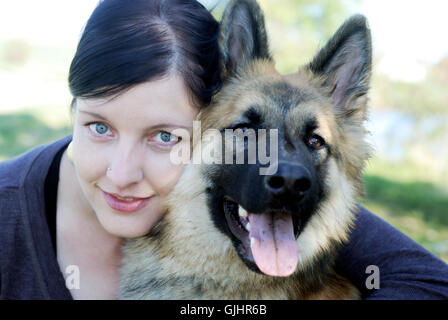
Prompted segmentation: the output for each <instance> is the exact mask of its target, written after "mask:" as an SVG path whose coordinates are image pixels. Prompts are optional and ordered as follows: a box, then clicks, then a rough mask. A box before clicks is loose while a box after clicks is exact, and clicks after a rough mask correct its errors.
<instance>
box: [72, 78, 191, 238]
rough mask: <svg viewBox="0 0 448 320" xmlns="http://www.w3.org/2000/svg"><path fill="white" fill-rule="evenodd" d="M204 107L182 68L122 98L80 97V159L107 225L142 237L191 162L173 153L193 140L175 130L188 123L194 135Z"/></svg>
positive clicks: (84, 185)
mask: <svg viewBox="0 0 448 320" xmlns="http://www.w3.org/2000/svg"><path fill="white" fill-rule="evenodd" d="M197 113H198V108H197V107H194V106H193V105H192V103H191V102H190V99H189V97H188V94H187V91H186V88H185V87H184V83H183V80H182V78H180V77H178V76H170V77H167V78H163V79H161V80H156V81H151V82H146V83H143V84H139V85H136V86H135V87H133V88H132V89H130V90H129V91H126V92H125V93H123V94H121V95H119V96H117V97H116V98H114V99H99V98H95V99H78V100H77V104H76V111H75V117H74V131H73V162H74V164H75V168H76V174H77V177H78V180H79V183H80V186H81V189H82V191H83V193H84V195H85V197H86V198H87V201H88V203H89V204H90V206H91V207H92V209H93V210H94V212H95V213H96V216H97V218H98V220H99V221H100V223H101V224H102V226H103V227H104V229H105V230H106V231H108V232H109V233H111V234H113V235H116V236H120V237H127V238H133V237H139V236H142V235H145V234H147V233H148V232H149V231H150V230H151V228H152V227H153V226H154V225H155V224H156V223H157V222H158V221H159V219H160V218H161V217H162V216H163V214H164V210H163V208H162V200H163V199H164V198H165V197H166V196H167V195H168V194H169V192H170V191H171V190H172V189H173V187H174V185H175V184H176V183H177V181H178V179H179V177H180V175H181V173H182V171H183V168H184V167H183V165H182V164H180V165H179V164H178V165H176V164H173V163H172V162H171V161H170V151H171V149H172V148H173V146H174V145H176V144H188V148H189V143H190V139H189V137H188V136H187V135H185V136H180V137H179V136H174V135H170V133H171V132H172V131H173V130H174V129H178V128H185V129H187V131H188V132H189V134H190V136H191V134H192V126H193V120H194V119H195V117H196V115H197ZM184 131H185V130H184ZM176 133H178V132H176ZM179 146H180V145H179Z"/></svg>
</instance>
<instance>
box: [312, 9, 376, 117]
mask: <svg viewBox="0 0 448 320" xmlns="http://www.w3.org/2000/svg"><path fill="white" fill-rule="evenodd" d="M371 67H372V44H371V35H370V29H369V27H368V24H367V19H366V18H365V17H364V16H362V15H355V16H352V17H351V18H349V19H348V20H347V21H346V22H345V23H344V24H343V25H342V26H341V27H340V28H339V29H338V31H337V32H336V33H335V34H334V36H333V37H332V38H331V39H330V41H328V43H327V44H326V45H325V46H324V47H323V48H322V49H321V50H320V51H319V53H318V54H317V55H316V56H315V57H314V59H313V61H312V62H311V63H310V64H309V65H308V68H309V69H310V70H311V72H313V73H314V74H315V75H317V76H319V77H321V78H322V79H323V84H324V86H325V87H327V88H328V89H329V91H330V93H331V98H332V102H333V105H334V106H336V107H337V108H341V109H350V108H353V107H354V105H351V104H350V102H351V101H352V99H354V100H356V98H358V97H361V96H364V95H366V94H367V91H368V89H369V81H370V73H371ZM347 111H348V110H347ZM352 111H355V110H352Z"/></svg>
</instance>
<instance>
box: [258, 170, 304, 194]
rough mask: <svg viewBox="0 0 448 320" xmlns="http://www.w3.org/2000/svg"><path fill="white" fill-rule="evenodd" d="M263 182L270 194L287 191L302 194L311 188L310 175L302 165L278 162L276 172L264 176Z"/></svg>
mask: <svg viewBox="0 0 448 320" xmlns="http://www.w3.org/2000/svg"><path fill="white" fill-rule="evenodd" d="M264 183H265V188H266V189H267V191H268V192H270V193H271V194H272V195H280V194H285V193H289V194H291V195H298V196H304V195H305V194H306V193H307V191H308V190H309V189H310V188H311V176H310V173H309V171H308V170H307V169H306V168H305V167H304V166H302V165H299V164H292V163H280V164H279V165H278V170H277V173H275V174H274V175H271V176H266V177H265V180H264Z"/></svg>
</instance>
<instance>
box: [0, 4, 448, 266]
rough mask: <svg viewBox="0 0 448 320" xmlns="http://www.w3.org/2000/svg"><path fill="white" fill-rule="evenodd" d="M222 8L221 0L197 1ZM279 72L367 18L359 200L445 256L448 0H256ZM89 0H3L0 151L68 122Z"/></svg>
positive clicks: (16, 149)
mask: <svg viewBox="0 0 448 320" xmlns="http://www.w3.org/2000/svg"><path fill="white" fill-rule="evenodd" d="M202 2H203V3H204V4H205V5H206V6H207V7H208V8H214V9H213V13H214V14H215V16H216V17H217V18H219V17H220V14H221V12H222V7H223V5H225V2H226V0H221V1H213V0H209V1H208V0H204V1H202ZM259 2H260V4H261V6H262V8H263V9H264V11H265V17H266V23H267V29H268V32H269V38H270V44H271V51H272V53H273V56H274V58H275V60H276V61H277V67H278V69H279V70H280V71H281V72H284V73H287V72H293V71H294V70H296V69H297V67H298V66H299V65H300V64H303V63H306V62H307V61H309V60H310V59H311V57H312V56H313V54H314V53H315V52H316V50H317V49H318V48H320V47H321V46H322V45H323V44H324V43H325V41H326V40H327V39H328V38H329V37H330V36H331V34H332V33H333V32H334V31H335V30H336V29H337V27H338V26H339V25H340V24H341V23H342V22H343V21H344V20H345V19H346V18H347V17H348V16H349V15H351V14H353V13H356V12H361V13H363V14H365V15H366V16H367V17H368V19H369V22H370V26H371V30H372V34H373V46H374V73H373V79H372V89H371V94H370V98H371V103H370V104H371V119H370V121H369V122H368V123H367V126H368V128H369V130H370V132H371V136H370V141H371V143H372V144H373V146H374V148H375V151H376V153H375V156H374V157H373V158H372V159H371V160H370V161H369V163H368V166H367V170H366V172H365V176H364V178H365V184H366V189H367V196H366V198H365V200H364V201H363V203H362V204H363V205H364V206H366V207H367V208H368V209H370V210H371V211H373V212H374V213H375V214H377V215H379V216H380V217H382V218H383V219H385V220H386V221H388V222H389V223H391V224H392V225H394V226H395V227H396V228H398V229H399V230H401V231H402V232H404V233H405V234H407V235H408V236H409V237H411V238H413V239H414V240H416V241H417V242H419V243H420V244H422V245H423V246H424V247H426V248H427V249H429V250H430V251H432V252H433V253H434V254H435V255H437V256H439V257H441V258H442V259H444V260H445V261H447V262H448V125H447V124H448V90H447V89H448V45H447V41H446V34H445V31H446V30H448V24H447V21H446V20H447V19H446V18H445V17H444V16H443V15H444V13H446V12H448V10H447V9H448V3H447V2H446V1H443V0H442V1H438V0H427V1H404V0H394V1H378V0H321V1H313V0H261V1H259ZM95 4H96V0H84V1H76V0H64V1H58V0H42V1H23V0H20V1H3V2H1V4H0V92H1V96H0V97H1V98H0V161H1V160H5V159H8V158H11V157H14V156H15V155H18V154H20V153H22V152H25V151H27V150H29V149H30V148H32V147H34V146H36V145H39V144H42V143H47V142H50V141H53V140H55V139H58V138H60V137H63V136H65V135H67V134H69V133H70V132H71V130H70V121H71V120H70V115H69V104H70V99H71V97H70V93H69V91H68V88H67V75H68V69H69V66H70V62H71V59H72V57H73V54H74V51H75V48H76V45H77V41H78V38H79V35H80V32H81V30H82V26H83V24H84V23H85V22H86V21H87V19H88V17H89V15H90V13H91V11H92V10H93V8H94V6H95Z"/></svg>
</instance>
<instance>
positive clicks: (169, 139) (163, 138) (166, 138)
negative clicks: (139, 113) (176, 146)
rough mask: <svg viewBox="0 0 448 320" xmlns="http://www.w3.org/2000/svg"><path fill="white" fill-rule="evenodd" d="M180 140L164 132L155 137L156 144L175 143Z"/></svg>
mask: <svg viewBox="0 0 448 320" xmlns="http://www.w3.org/2000/svg"><path fill="white" fill-rule="evenodd" d="M180 140H182V138H181V137H178V136H175V135H173V134H171V133H169V132H166V131H160V132H159V133H158V134H157V135H156V141H158V142H162V143H167V144H168V143H170V144H172V143H177V142H179V141H180Z"/></svg>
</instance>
